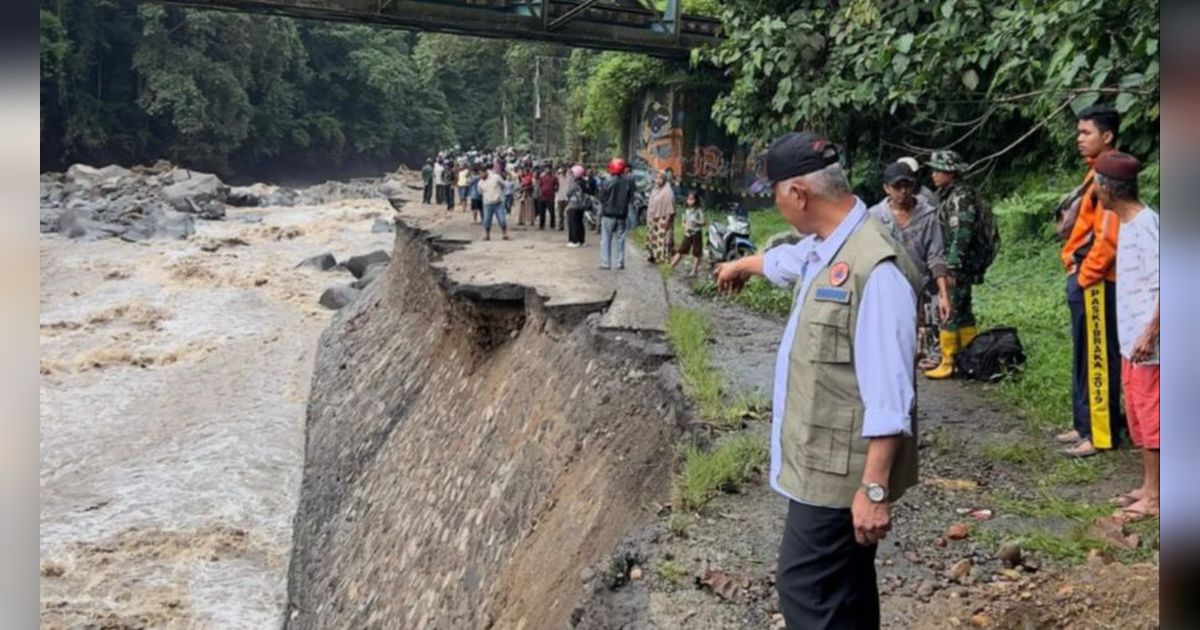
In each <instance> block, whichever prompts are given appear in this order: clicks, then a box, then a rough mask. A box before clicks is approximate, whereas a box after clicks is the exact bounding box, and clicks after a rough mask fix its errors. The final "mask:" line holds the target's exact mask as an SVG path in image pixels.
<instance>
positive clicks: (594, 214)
mask: <svg viewBox="0 0 1200 630" xmlns="http://www.w3.org/2000/svg"><path fill="white" fill-rule="evenodd" d="M587 200H588V204H587V207H585V208H584V209H583V222H584V224H585V225H587V229H589V230H592V231H593V232H599V231H600V210H601V209H602V208H601V206H600V200H599V199H597V198H596V197H594V196H592V195H588V196H587Z"/></svg>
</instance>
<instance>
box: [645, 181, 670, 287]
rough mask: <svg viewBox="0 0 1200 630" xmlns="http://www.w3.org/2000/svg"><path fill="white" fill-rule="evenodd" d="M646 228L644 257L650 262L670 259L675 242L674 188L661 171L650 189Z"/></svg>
mask: <svg viewBox="0 0 1200 630" xmlns="http://www.w3.org/2000/svg"><path fill="white" fill-rule="evenodd" d="M646 230H647V238H646V249H647V250H648V252H647V255H646V259H647V260H649V261H650V263H651V264H658V263H665V262H667V261H668V260H670V259H671V250H672V249H673V246H674V243H675V190H674V189H673V188H671V183H670V182H668V181H667V175H666V173H663V172H662V171H659V173H658V174H657V175H655V177H654V189H653V190H651V191H650V199H649V203H648V206H647V208H646Z"/></svg>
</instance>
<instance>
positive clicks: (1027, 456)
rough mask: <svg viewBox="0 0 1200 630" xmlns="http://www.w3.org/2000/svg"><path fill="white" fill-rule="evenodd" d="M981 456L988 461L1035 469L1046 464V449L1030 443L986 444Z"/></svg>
mask: <svg viewBox="0 0 1200 630" xmlns="http://www.w3.org/2000/svg"><path fill="white" fill-rule="evenodd" d="M981 454H982V455H983V456H984V457H987V458H988V459H994V460H996V461H1000V462H1005V463H1009V464H1016V465H1018V466H1024V467H1027V468H1035V467H1038V466H1041V465H1043V464H1044V463H1045V462H1046V458H1047V455H1048V454H1047V453H1046V451H1045V449H1043V448H1040V447H1038V446H1036V445H1033V444H1030V443H1028V442H996V443H991V444H986V445H984V447H983V450H982V452H981Z"/></svg>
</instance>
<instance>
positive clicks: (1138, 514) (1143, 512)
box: [1113, 503, 1158, 523]
mask: <svg viewBox="0 0 1200 630" xmlns="http://www.w3.org/2000/svg"><path fill="white" fill-rule="evenodd" d="M1156 516H1158V510H1157V509H1148V508H1146V507H1145V504H1143V505H1142V506H1141V507H1138V503H1134V504H1132V505H1130V506H1128V507H1123V508H1121V509H1119V510H1117V511H1116V512H1113V518H1115V519H1117V520H1119V521H1121V522H1122V523H1136V522H1138V521H1144V520H1146V519H1148V518H1152V517H1156Z"/></svg>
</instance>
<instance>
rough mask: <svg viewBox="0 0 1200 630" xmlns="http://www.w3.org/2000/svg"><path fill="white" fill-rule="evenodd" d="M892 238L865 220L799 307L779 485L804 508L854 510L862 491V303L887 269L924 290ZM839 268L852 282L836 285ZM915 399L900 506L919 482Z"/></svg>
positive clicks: (901, 453)
mask: <svg viewBox="0 0 1200 630" xmlns="http://www.w3.org/2000/svg"><path fill="white" fill-rule="evenodd" d="M887 232H888V228H886V227H885V226H884V225H883V224H882V223H880V222H879V221H878V220H877V219H875V218H873V217H870V216H867V217H864V219H863V221H862V223H861V224H859V226H858V228H857V229H855V231H854V233H852V234H851V235H850V236H849V237H848V238H847V239H846V242H845V244H843V245H842V247H841V249H839V250H838V251H837V253H835V254H834V256H833V258H832V259H831V260H830V261H829V263H828V265H827V266H826V267H825V268H824V269H822V270H821V271H819V272H817V275H816V276H814V277H813V280H812V283H811V284H810V285H809V288H808V294H807V295H804V296H801V295H799V292H800V288H797V289H796V292H797V295H796V299H803V300H804V302H803V306H802V308H801V311H800V316H799V317H800V319H799V321H798V322H797V325H796V335H795V338H794V340H793V341H792V348H791V351H790V353H789V357H788V361H789V363H788V382H787V403H786V408H785V410H784V414H783V428H782V433H781V454H782V467H781V470H780V473H779V480H778V483H779V485H780V487H781V488H782V489H783V490H784V491H785V492H787V494H789V495H791V496H792V497H794V498H795V499H797V500H799V501H801V502H804V503H808V504H812V505H819V506H825V507H834V508H847V507H850V505H851V503H852V502H853V500H854V494H855V492H857V491H858V489H859V488H860V487H861V485H862V473H863V469H864V468H865V466H866V462H867V445H868V443H869V442H870V441H869V440H867V439H866V438H863V437H862V429H863V411H864V410H863V402H862V396H861V395H860V394H859V389H858V378H857V376H856V375H855V373H854V342H855V340H854V337H855V328H856V325H857V323H858V307H859V300H860V299H861V298H862V294H863V287H865V286H866V284H867V278H868V277H869V276H870V275H871V271H872V270H874V269H875V267H876V266H877V265H879V264H880V263H882V262H886V261H892V262H894V263H895V264H896V265H897V266H898V267H899V268H900V270H901V272H902V273H903V274H904V276H905V278H907V279H908V281H909V283H910V284H911V285H912V287H913V291H914V292H916V291H918V290H919V287H920V286H921V280H920V276H919V274H918V273H917V271H916V268H915V266H914V265H913V263H912V261H911V260H909V258H908V255H907V254H906V253H905V252H904V247H903V246H902V245H900V244H899V243H898V242H896V241H895V240H894V239H893V238H892V237H891V235H890V234H888V233H887ZM839 263H845V265H846V266H847V267H848V269H847V270H846V271H847V273H846V277H845V280H843V281H842V282H841V284H838V285H835V284H834V283H833V278H832V276H831V272H832V271H833V270H835V269H839ZM797 284H798V285H800V286H802V284H803V283H802V282H798V283H797ZM818 296H820V297H821V299H818ZM910 358H912V359H913V360H915V357H910ZM914 374H915V371H914ZM915 398H916V397H915V396H914V403H913V407H914V408H913V409H912V410H911V412H912V436H911V437H908V436H905V437H903V439H902V440H901V443H900V448H899V449H898V451H897V453H896V457H895V461H894V462H893V464H892V471H891V475H890V478H889V481H888V500H889V501H895V500H896V499H899V498H900V497H901V496H902V495H903V494H904V491H905V490H907V489H908V488H910V487H912V486H913V484H915V483H916V481H917V440H916V436H917V419H916V408H915V407H916V402H915Z"/></svg>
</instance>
